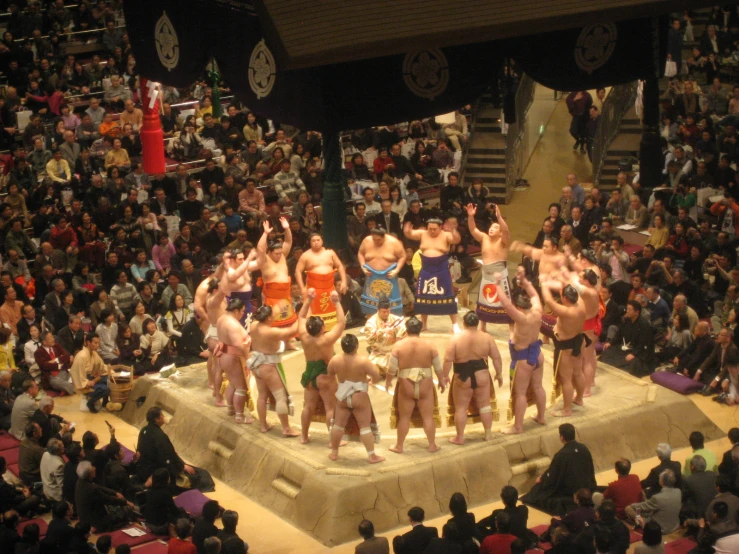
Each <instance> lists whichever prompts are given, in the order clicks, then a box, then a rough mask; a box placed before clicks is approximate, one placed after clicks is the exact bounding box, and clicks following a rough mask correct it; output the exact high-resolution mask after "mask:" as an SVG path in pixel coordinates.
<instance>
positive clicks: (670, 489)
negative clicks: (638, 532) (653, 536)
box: [624, 469, 682, 534]
mask: <svg viewBox="0 0 739 554" xmlns="http://www.w3.org/2000/svg"><path fill="white" fill-rule="evenodd" d="M659 485H660V487H661V488H662V490H660V491H659V492H658V493H656V494H654V495H653V496H652V497H651V498H649V499H648V500H645V501H644V502H637V503H636V504H632V505H631V506H626V509H625V510H624V512H625V513H626V517H627V518H628V519H629V520H630V521H632V522H633V523H635V524H636V525H639V526H641V527H644V524H645V523H646V522H647V521H655V522H657V524H658V525H659V526H660V528H661V529H662V533H663V534H668V533H672V532H674V531H676V530H677V528H678V527H680V508H681V506H682V494H681V492H680V489H678V488H676V487H675V474H674V473H673V472H672V471H671V470H669V469H666V470H664V471H663V472H662V473H660V476H659Z"/></svg>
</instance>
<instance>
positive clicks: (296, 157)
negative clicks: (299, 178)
mask: <svg viewBox="0 0 739 554" xmlns="http://www.w3.org/2000/svg"><path fill="white" fill-rule="evenodd" d="M308 158H310V152H306V151H305V146H303V145H302V144H301V143H298V144H296V145H295V148H294V149H293V153H292V156H290V171H294V172H295V173H297V174H298V175H300V172H301V171H303V169H305V162H306V160H307V159H308Z"/></svg>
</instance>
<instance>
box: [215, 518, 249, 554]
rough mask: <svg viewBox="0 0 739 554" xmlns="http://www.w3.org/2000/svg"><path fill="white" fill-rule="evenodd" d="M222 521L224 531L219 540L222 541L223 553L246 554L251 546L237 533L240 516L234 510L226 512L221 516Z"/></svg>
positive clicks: (219, 535)
mask: <svg viewBox="0 0 739 554" xmlns="http://www.w3.org/2000/svg"><path fill="white" fill-rule="evenodd" d="M221 521H222V522H223V529H221V530H220V531H219V532H218V538H219V539H220V540H221V553H222V554H246V553H247V552H248V550H249V545H248V544H246V542H245V541H244V540H243V539H242V538H241V537H239V535H238V534H237V533H236V526H237V525H238V524H239V514H238V513H236V512H235V511H233V510H225V511H224V512H223V515H222V516H221Z"/></svg>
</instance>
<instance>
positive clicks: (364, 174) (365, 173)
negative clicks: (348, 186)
mask: <svg viewBox="0 0 739 554" xmlns="http://www.w3.org/2000/svg"><path fill="white" fill-rule="evenodd" d="M349 174H350V175H351V178H352V179H354V180H355V181H374V179H373V178H372V173H371V172H370V169H369V167H367V164H366V163H364V156H362V154H360V153H359V152H357V153H355V154H354V155H353V156H352V163H351V168H350V169H349Z"/></svg>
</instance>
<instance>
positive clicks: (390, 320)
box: [362, 297, 406, 377]
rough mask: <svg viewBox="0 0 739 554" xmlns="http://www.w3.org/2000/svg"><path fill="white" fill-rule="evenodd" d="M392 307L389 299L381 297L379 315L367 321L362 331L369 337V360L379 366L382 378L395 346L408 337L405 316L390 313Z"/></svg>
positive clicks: (378, 305) (378, 306) (378, 308)
mask: <svg viewBox="0 0 739 554" xmlns="http://www.w3.org/2000/svg"><path fill="white" fill-rule="evenodd" d="M390 306H391V303H390V301H389V300H388V299H387V298H385V297H380V299H379V301H378V303H377V313H376V314H375V315H373V316H372V317H370V318H369V319H368V320H367V323H366V324H365V326H364V329H363V330H362V332H363V333H364V335H365V337H367V347H368V351H369V359H370V360H371V361H372V363H373V364H375V366H377V369H378V370H379V372H380V376H382V377H384V376H385V375H386V374H387V372H388V367H389V364H390V352H391V351H392V349H393V345H395V343H396V342H397V341H399V340H401V339H403V338H404V337H405V335H406V329H405V326H404V325H403V316H402V315H399V316H398V315H394V314H392V313H390V312H391V308H390Z"/></svg>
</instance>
